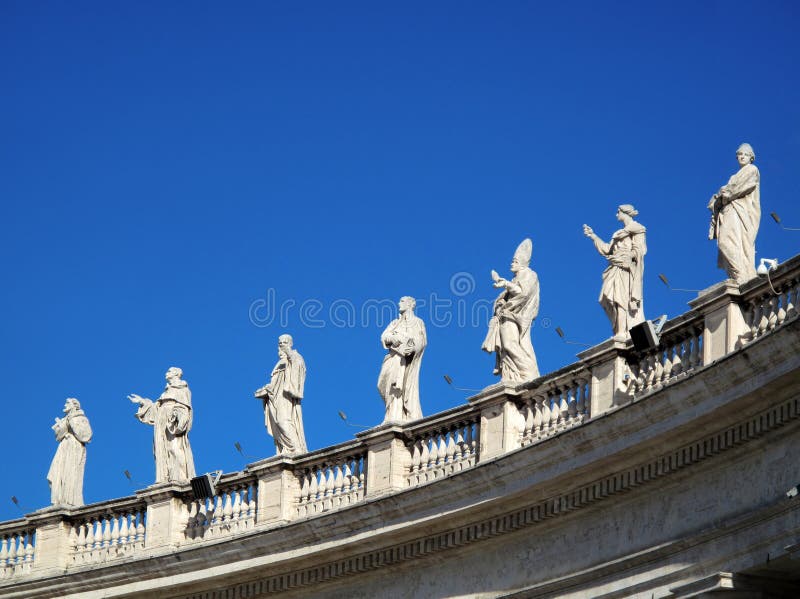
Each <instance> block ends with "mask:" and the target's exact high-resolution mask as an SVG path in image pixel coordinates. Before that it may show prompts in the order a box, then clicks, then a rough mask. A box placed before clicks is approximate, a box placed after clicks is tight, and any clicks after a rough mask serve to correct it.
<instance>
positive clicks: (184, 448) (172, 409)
mask: <svg viewBox="0 0 800 599" xmlns="http://www.w3.org/2000/svg"><path fill="white" fill-rule="evenodd" d="M181 376H183V371H182V370H181V369H180V368H176V367H174V366H173V367H172V368H170V369H169V370H167V374H166V375H165V378H166V379H167V386H166V388H165V389H164V392H163V393H162V394H161V397H159V398H158V399H157V400H155V401H153V400H151V399H146V398H143V397H140V396H138V395H136V394H135V393H133V394H131V395H128V399H129V400H131V401H132V402H133V403H135V404H138V405H139V409H138V410H137V412H136V418H138V419H139V420H140V421H141V422H143V423H145V424H150V425H152V426H153V455H154V456H155V458H156V482H157V483H164V482H172V481H185V480H188V479H190V478H194V476H195V472H194V458H193V457H192V449H191V448H190V447H189V431H190V430H191V428H192V392H191V391H189V384H188V383H187V382H186V381H184V380H181Z"/></svg>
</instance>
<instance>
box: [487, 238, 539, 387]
mask: <svg viewBox="0 0 800 599" xmlns="http://www.w3.org/2000/svg"><path fill="white" fill-rule="evenodd" d="M532 251H533V243H532V242H531V240H530V239H525V240H524V241H523V242H522V243H520V244H519V247H518V248H517V251H516V252H514V259H513V260H512V261H511V272H513V273H514V278H513V279H512V280H511V281H507V280H505V279H503V278H502V277H500V276H499V275H498V274H497V272H495V271H494V270H493V271H492V280H493V281H494V286H495V287H497V288H498V289H502V290H503V291H502V293H500V296H499V297H498V298H497V299H496V300H495V302H494V316H492V318H491V320H490V321H489V332H488V333H487V335H486V339H484V341H483V345H482V346H481V349H483V350H484V351H487V352H489V353H492V352H494V354H495V367H494V374H499V375H500V377H501V380H502V381H503V382H504V383H520V382H523V381H530V380H533V379H535V378H536V377H538V376H539V367H538V365H537V364H536V354H534V353H533V344H532V343H531V326H532V325H533V321H534V320H535V319H536V315H537V314H538V313H539V277H537V276H536V273H535V272H533V271H532V270H531V269H530V268H529V267H528V264H529V263H530V261H531V252H532Z"/></svg>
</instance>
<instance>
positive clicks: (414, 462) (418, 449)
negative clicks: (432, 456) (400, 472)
mask: <svg viewBox="0 0 800 599" xmlns="http://www.w3.org/2000/svg"><path fill="white" fill-rule="evenodd" d="M421 465H422V442H421V441H420V440H419V439H415V440H414V444H413V445H412V446H411V476H412V477H413V478H415V479H416V482H419V471H420V468H421Z"/></svg>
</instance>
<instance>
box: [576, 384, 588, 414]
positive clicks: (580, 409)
mask: <svg viewBox="0 0 800 599" xmlns="http://www.w3.org/2000/svg"><path fill="white" fill-rule="evenodd" d="M575 382H576V384H577V385H578V386H577V388H576V389H575V413H576V415H577V417H578V422H583V421H584V419H585V418H586V408H587V401H586V381H585V380H584V379H577V380H576V381H575Z"/></svg>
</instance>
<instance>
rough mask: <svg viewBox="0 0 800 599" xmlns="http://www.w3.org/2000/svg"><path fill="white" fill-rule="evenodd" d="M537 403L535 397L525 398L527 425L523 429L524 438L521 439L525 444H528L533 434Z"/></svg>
mask: <svg viewBox="0 0 800 599" xmlns="http://www.w3.org/2000/svg"><path fill="white" fill-rule="evenodd" d="M535 405H536V404H535V403H534V401H533V398H530V397H529V398H528V399H526V400H525V406H524V408H523V409H524V410H525V412H524V416H525V425H524V427H523V430H522V439H521V440H522V444H523V445H526V444H527V443H528V442H529V440H530V438H531V436H532V434H533V427H534V424H533V414H534V411H535V409H536V407H535Z"/></svg>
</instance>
